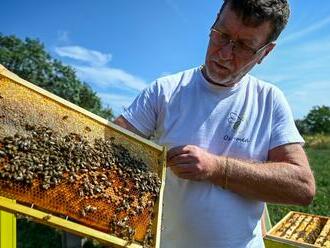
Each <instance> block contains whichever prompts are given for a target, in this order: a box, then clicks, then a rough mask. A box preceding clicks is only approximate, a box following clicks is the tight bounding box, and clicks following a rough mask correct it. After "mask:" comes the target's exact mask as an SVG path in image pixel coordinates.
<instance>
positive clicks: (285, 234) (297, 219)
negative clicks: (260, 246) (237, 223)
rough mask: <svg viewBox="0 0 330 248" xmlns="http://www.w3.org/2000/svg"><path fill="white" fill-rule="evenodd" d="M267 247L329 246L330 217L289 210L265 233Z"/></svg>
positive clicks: (327, 247)
mask: <svg viewBox="0 0 330 248" xmlns="http://www.w3.org/2000/svg"><path fill="white" fill-rule="evenodd" d="M264 240H265V245H266V248H267V247H269V248H270V247H288V248H289V247H326V248H329V247H330V218H329V217H325V216H318V215H312V214H306V213H300V212H294V211H291V212H289V213H288V214H287V215H286V216H285V217H284V218H283V219H282V220H281V221H280V222H279V223H277V224H276V225H275V226H274V227H273V228H272V229H271V230H270V231H269V232H268V233H267V235H266V237H265V239H264Z"/></svg>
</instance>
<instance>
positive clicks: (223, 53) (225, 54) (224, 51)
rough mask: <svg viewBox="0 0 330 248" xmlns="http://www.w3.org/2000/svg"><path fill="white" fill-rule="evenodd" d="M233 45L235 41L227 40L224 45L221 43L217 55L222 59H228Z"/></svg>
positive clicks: (231, 53) (231, 55) (230, 57)
mask: <svg viewBox="0 0 330 248" xmlns="http://www.w3.org/2000/svg"><path fill="white" fill-rule="evenodd" d="M234 46H235V42H233V41H229V42H228V43H227V44H226V45H223V46H222V47H221V48H220V49H219V51H218V54H219V56H220V57H221V58H222V59H224V60H230V59H232V58H233V55H234V54H233V49H234Z"/></svg>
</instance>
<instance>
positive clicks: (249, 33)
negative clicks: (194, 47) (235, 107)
mask: <svg viewBox="0 0 330 248" xmlns="http://www.w3.org/2000/svg"><path fill="white" fill-rule="evenodd" d="M213 28H214V29H215V30H218V31H220V32H221V33H222V34H224V36H225V37H228V38H229V39H230V40H232V41H235V43H236V44H237V46H236V47H238V46H239V47H240V48H247V49H248V48H251V49H252V50H251V51H257V50H259V49H260V48H261V50H260V51H258V52H257V53H256V54H255V53H253V52H252V53H251V56H246V54H245V56H242V55H243V53H238V51H239V49H238V48H235V45H234V44H232V43H228V44H225V45H219V43H221V42H217V40H215V39H217V38H218V39H219V37H220V35H219V33H218V32H216V33H214V32H211V34H210V35H211V37H210V41H209V45H208V49H207V53H206V58H205V67H204V68H205V69H204V70H205V71H204V75H205V74H206V75H205V76H206V78H207V79H208V80H209V81H211V82H212V83H214V84H219V85H224V86H232V85H234V84H235V83H237V82H238V81H239V80H240V79H241V78H242V77H243V76H244V75H245V74H246V73H248V72H249V71H250V70H251V69H252V67H253V66H254V65H255V64H256V63H261V61H262V59H263V58H264V57H265V56H266V55H267V54H268V53H269V52H270V51H271V50H272V49H273V47H274V46H275V44H274V43H269V44H266V43H267V38H268V34H269V33H270V32H271V31H272V28H271V24H270V23H269V22H265V23H263V24H261V25H259V26H258V27H249V26H246V25H244V24H243V23H242V21H241V20H240V18H239V17H238V16H237V15H236V14H235V12H234V11H232V10H231V9H230V8H229V5H227V6H226V7H225V8H224V9H223V11H222V13H221V15H220V16H219V18H218V20H217V22H216V23H215V25H214V27H213ZM217 35H218V37H217ZM264 45H266V46H265V47H263V46H264Z"/></svg>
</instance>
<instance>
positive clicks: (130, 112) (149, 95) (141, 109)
mask: <svg viewBox="0 0 330 248" xmlns="http://www.w3.org/2000/svg"><path fill="white" fill-rule="evenodd" d="M157 98H158V90H157V82H154V83H152V84H151V85H150V86H149V87H147V88H145V89H144V90H143V91H142V92H141V93H140V94H139V95H138V96H137V97H136V98H135V100H134V101H133V103H132V104H131V105H130V106H129V107H128V108H127V109H125V111H124V112H123V113H122V116H123V117H124V118H125V119H126V120H127V121H128V122H129V123H130V124H132V125H133V126H134V127H135V128H136V129H138V130H139V131H140V132H141V133H143V134H144V135H145V136H147V137H149V136H150V135H152V134H153V133H154V131H155V129H156V123H157Z"/></svg>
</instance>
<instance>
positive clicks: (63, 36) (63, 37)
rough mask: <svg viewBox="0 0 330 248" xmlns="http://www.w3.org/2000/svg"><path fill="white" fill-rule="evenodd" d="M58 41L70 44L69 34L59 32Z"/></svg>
mask: <svg viewBox="0 0 330 248" xmlns="http://www.w3.org/2000/svg"><path fill="white" fill-rule="evenodd" d="M57 40H58V41H59V42H61V43H69V42H70V37H69V32H68V31H64V30H59V31H58V32H57Z"/></svg>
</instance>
